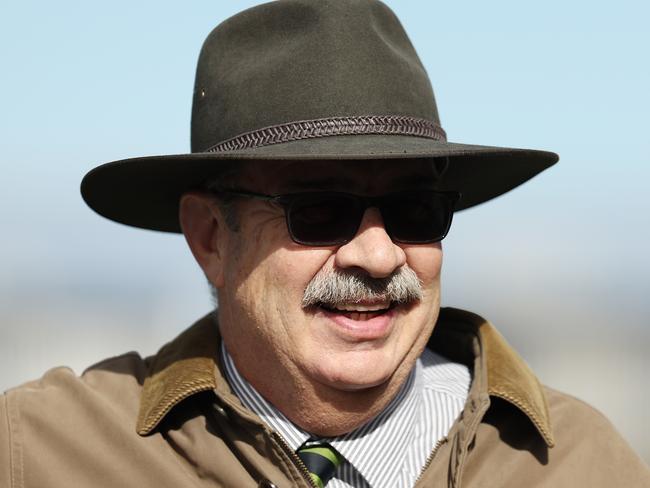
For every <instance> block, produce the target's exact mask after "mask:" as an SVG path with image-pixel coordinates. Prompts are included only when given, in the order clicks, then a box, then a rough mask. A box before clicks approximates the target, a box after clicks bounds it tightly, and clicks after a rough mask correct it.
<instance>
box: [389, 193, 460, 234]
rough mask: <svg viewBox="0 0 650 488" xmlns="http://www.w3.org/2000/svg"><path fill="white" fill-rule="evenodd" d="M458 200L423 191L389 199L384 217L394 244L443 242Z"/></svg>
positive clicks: (449, 196) (398, 195) (445, 195)
mask: <svg viewBox="0 0 650 488" xmlns="http://www.w3.org/2000/svg"><path fill="white" fill-rule="evenodd" d="M454 203H455V198H454V197H453V196H451V195H448V194H445V193H437V192H433V191H421V192H412V193H410V192H409V193H400V194H395V195H390V196H387V197H386V198H385V200H384V201H383V202H382V208H381V213H382V217H383V218H384V224H385V225H386V230H387V231H388V234H389V235H390V236H391V237H392V238H393V240H395V241H399V242H405V243H414V244H424V243H428V242H437V241H440V240H442V239H443V238H444V237H445V236H446V235H447V232H448V231H449V227H450V226H451V217H452V214H453V209H454Z"/></svg>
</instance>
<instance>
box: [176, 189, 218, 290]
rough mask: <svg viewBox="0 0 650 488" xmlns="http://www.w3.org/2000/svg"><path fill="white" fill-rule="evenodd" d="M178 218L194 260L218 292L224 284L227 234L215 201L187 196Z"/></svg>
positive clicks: (191, 195)
mask: <svg viewBox="0 0 650 488" xmlns="http://www.w3.org/2000/svg"><path fill="white" fill-rule="evenodd" d="M178 218H179V221H180V224H181V229H183V234H184V235H185V240H186V241H187V244H188V245H189V246H190V249H191V251H192V254H193V255H194V259H196V261H197V263H199V266H200V267H201V269H202V270H203V273H205V276H206V277H207V278H208V280H210V282H211V283H212V284H213V285H214V286H215V287H217V288H220V287H222V286H223V284H224V276H223V249H224V244H225V242H224V241H225V238H226V234H227V230H226V228H225V224H224V220H223V216H222V214H221V212H220V211H219V208H218V206H217V204H216V203H215V202H214V199H213V197H211V196H209V195H206V194H205V193H201V192H188V193H185V194H184V195H183V196H182V197H181V200H180V205H179V211H178Z"/></svg>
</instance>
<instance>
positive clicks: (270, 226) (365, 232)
mask: <svg viewBox="0 0 650 488" xmlns="http://www.w3.org/2000/svg"><path fill="white" fill-rule="evenodd" d="M433 183H434V177H433V171H432V169H431V167H430V164H428V163H426V162H423V161H410V162H404V161H383V162H382V161H372V162H368V161H367V162H358V163H350V162H334V163H332V162H326V163H325V162H312V163H304V162H303V163H287V162H282V163H280V162H278V163H255V164H251V165H249V166H247V167H246V168H245V170H244V174H243V175H242V178H241V179H240V184H239V186H240V188H244V189H246V190H249V191H254V192H259V193H265V194H272V195H277V194H285V193H294V192H300V191H313V190H334V191H343V192H348V193H354V194H360V195H381V194H385V193H389V192H394V191H398V190H402V189H412V188H422V187H423V186H424V187H431V186H432V185H433ZM237 205H238V206H237V209H238V216H239V220H240V228H239V230H238V231H236V232H235V231H232V230H230V229H228V228H226V226H225V225H221V226H220V227H219V232H220V233H222V234H221V236H220V238H222V239H225V243H226V244H224V247H223V249H224V250H223V255H222V260H223V278H224V280H223V286H220V287H219V321H220V327H221V331H222V335H223V338H224V341H225V342H226V346H227V348H228V350H229V352H230V354H231V355H232V356H233V357H234V359H235V362H236V364H237V366H238V368H239V369H240V371H241V373H242V374H243V375H244V377H246V378H247V379H248V380H249V381H251V383H253V384H254V385H255V386H257V387H258V388H260V389H261V390H263V391H264V390H268V388H273V386H274V385H275V384H278V382H283V381H291V382H292V383H294V386H295V385H301V384H305V382H308V383H310V384H311V385H312V386H313V385H314V384H319V385H322V386H326V387H329V388H334V389H337V390H347V391H350V390H359V389H366V388H370V387H373V386H377V385H381V384H383V383H385V382H387V381H389V380H392V379H400V378H401V379H403V378H404V377H405V376H406V375H407V374H408V372H409V371H410V370H411V368H412V366H413V363H414V361H415V359H416V358H417V357H418V356H419V354H420V352H421V351H422V349H423V348H424V346H425V344H426V341H427V339H428V337H429V335H430V333H431V331H432V329H433V326H434V324H435V321H436V319H437V316H438V311H439V294H440V267H441V262H442V249H441V246H440V244H439V243H435V244H418V245H414V244H400V243H395V242H393V241H392V240H391V238H390V237H389V236H388V234H387V233H386V230H385V228H384V224H383V220H382V217H381V214H380V212H379V211H378V210H377V209H376V208H369V209H367V210H366V211H365V214H364V216H363V219H362V221H361V225H360V227H359V230H358V232H357V233H356V235H355V236H354V238H353V239H352V240H351V241H349V242H348V243H346V244H343V245H338V246H319V247H312V246H305V245H301V244H297V243H295V242H294V241H292V239H291V237H290V236H289V233H288V230H287V226H286V223H285V216H284V210H283V209H282V208H281V207H280V206H277V205H275V204H272V203H269V202H267V201H260V200H254V199H241V200H239V201H238V204H237ZM405 267H408V268H410V269H411V270H412V271H413V272H415V274H416V275H417V278H418V279H419V280H420V283H421V287H422V298H421V299H420V300H417V301H414V302H411V303H408V304H401V305H396V304H394V303H390V302H385V301H382V300H372V301H369V302H366V303H357V304H354V303H350V304H344V305H337V307H336V309H334V310H332V309H331V308H330V309H328V308H325V307H320V306H314V307H307V308H305V307H303V306H302V301H303V294H304V292H305V289H306V288H307V286H308V285H309V283H310V282H311V281H312V280H313V279H314V277H315V276H316V275H317V274H318V273H324V272H329V271H333V270H337V271H340V272H344V273H345V272H353V273H360V274H364V275H368V276H370V277H372V278H386V277H389V276H391V275H392V274H394V273H395V272H397V271H398V270H399V269H400V268H405Z"/></svg>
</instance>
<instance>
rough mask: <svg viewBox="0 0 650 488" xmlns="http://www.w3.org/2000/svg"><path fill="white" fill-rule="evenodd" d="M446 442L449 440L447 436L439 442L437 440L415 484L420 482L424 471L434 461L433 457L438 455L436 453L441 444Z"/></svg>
mask: <svg viewBox="0 0 650 488" xmlns="http://www.w3.org/2000/svg"><path fill="white" fill-rule="evenodd" d="M445 442H447V438H446V437H443V438H442V439H440V440H439V441H438V442H436V445H435V446H433V451H431V454H429V457H428V458H427V461H426V462H425V463H424V466H423V467H422V471H420V475H419V476H418V479H416V480H415V483H414V484H413V486H417V485H418V483H419V482H420V480H421V479H422V476H424V472H425V471H426V470H427V469H429V466H430V465H431V463H432V462H433V459H434V458H435V457H436V453H437V452H438V449H440V446H442V445H443V444H444V443H445Z"/></svg>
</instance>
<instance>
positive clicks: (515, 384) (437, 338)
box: [136, 308, 554, 447]
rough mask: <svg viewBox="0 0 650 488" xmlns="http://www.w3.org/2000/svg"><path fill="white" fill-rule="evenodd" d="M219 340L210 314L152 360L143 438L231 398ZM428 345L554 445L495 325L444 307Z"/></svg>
mask: <svg viewBox="0 0 650 488" xmlns="http://www.w3.org/2000/svg"><path fill="white" fill-rule="evenodd" d="M220 340H221V339H220V336H219V332H218V328H217V326H216V322H215V320H214V315H213V314H209V315H207V316H205V317H203V318H202V319H200V320H199V321H198V322H196V323H195V324H194V325H193V326H192V327H190V328H189V329H187V330H186V331H185V332H183V333H182V334H181V335H179V336H178V337H177V338H176V339H174V340H173V341H172V342H170V343H169V344H167V345H166V346H164V347H163V348H162V349H161V350H160V351H159V352H158V354H156V356H154V357H153V358H152V359H151V363H150V368H149V374H148V376H147V378H146V379H145V381H144V385H143V391H142V396H141V399H140V413H139V415H138V422H137V427H136V429H137V432H138V434H140V435H147V434H150V433H151V432H152V431H153V430H154V429H155V428H156V427H157V426H158V424H159V423H160V421H161V420H162V419H163V418H164V417H165V415H167V413H168V412H169V411H170V410H171V409H172V408H174V406H176V405H177V404H179V403H180V402H181V401H183V400H184V399H186V398H188V397H190V396H192V395H194V394H195V393H198V392H202V391H210V390H213V391H214V390H216V391H217V392H218V393H222V394H226V393H227V394H230V387H229V386H228V384H227V382H226V380H225V379H224V378H225V377H224V375H222V374H221V371H220V367H219V365H218V363H217V359H216V358H217V357H218V351H219V344H220ZM429 346H430V347H432V348H433V349H435V350H437V351H440V352H441V353H442V354H443V355H445V356H447V357H449V358H450V359H452V360H455V361H459V362H463V363H465V364H468V365H470V366H471V367H473V368H474V376H475V377H476V376H477V375H486V378H487V381H486V382H484V384H487V394H488V395H490V396H493V397H499V398H502V399H503V400H505V401H506V402H508V403H510V404H511V405H513V406H515V407H516V408H518V409H519V410H520V411H521V412H522V413H524V414H525V415H526V417H527V418H528V419H529V420H530V422H531V423H532V424H533V425H534V426H535V428H536V430H537V432H539V434H540V435H541V437H542V438H543V439H544V442H545V443H546V444H547V445H548V446H549V447H553V445H554V440H553V433H552V430H551V423H550V418H549V411H548V403H547V400H546V395H545V394H544V390H543V388H542V386H541V384H540V383H539V380H538V379H537V377H536V376H535V375H534V374H533V372H532V371H531V370H530V368H529V367H528V365H527V364H526V363H525V362H524V360H523V359H522V358H521V357H520V356H519V355H518V354H517V353H516V352H515V351H514V350H513V349H512V348H511V347H510V346H509V345H508V343H507V342H506V341H505V339H504V338H503V337H502V336H501V335H500V334H499V332H497V330H496V329H495V328H494V327H493V326H492V324H490V323H489V322H488V321H486V320H485V319H483V318H481V317H480V316H478V315H475V314H473V313H470V312H466V311H463V310H459V309H454V308H443V309H441V310H440V317H439V319H438V323H437V324H436V327H435V330H434V333H433V335H432V337H431V340H430V342H429ZM477 357H478V359H479V360H478V361H476V359H477ZM479 368H480V369H481V371H479V370H478V369H479Z"/></svg>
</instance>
